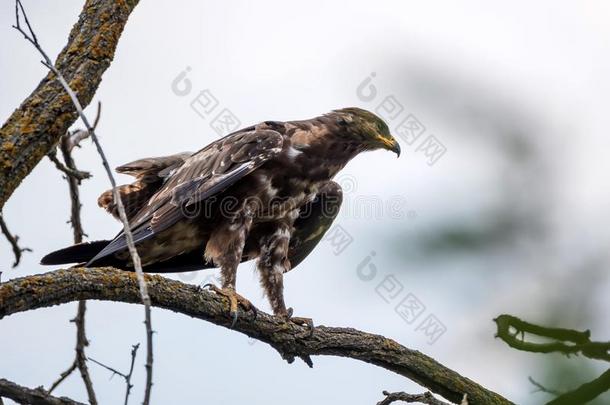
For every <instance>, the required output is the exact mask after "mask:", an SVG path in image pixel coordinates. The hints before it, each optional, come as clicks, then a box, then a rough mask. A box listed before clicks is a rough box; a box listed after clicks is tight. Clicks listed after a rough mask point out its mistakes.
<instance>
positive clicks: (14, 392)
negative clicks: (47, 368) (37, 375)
mask: <svg viewBox="0 0 610 405" xmlns="http://www.w3.org/2000/svg"><path fill="white" fill-rule="evenodd" d="M0 397H4V398H9V399H12V400H13V401H15V402H17V403H19V404H31V405H85V404H83V403H82V402H76V401H74V400H72V399H70V398H66V397H54V396H52V395H50V394H49V393H48V392H47V391H45V390H44V389H42V387H38V388H36V389H31V388H27V387H22V386H21V385H17V384H15V383H13V382H10V381H8V380H5V379H4V378H0ZM0 403H1V401H0Z"/></svg>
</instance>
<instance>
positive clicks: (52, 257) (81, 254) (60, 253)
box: [40, 240, 110, 264]
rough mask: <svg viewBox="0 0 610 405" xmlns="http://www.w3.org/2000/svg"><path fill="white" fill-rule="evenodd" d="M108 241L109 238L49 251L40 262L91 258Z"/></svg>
mask: <svg viewBox="0 0 610 405" xmlns="http://www.w3.org/2000/svg"><path fill="white" fill-rule="evenodd" d="M109 243H110V241H109V240H98V241H94V242H85V243H79V244H78V245H73V246H69V247H67V248H63V249H59V250H56V251H55V252H51V253H49V254H48V255H46V256H45V257H43V258H42V259H41V260H40V264H67V263H83V262H88V261H89V260H91V259H93V257H95V255H96V254H98V253H99V252H100V251H101V250H102V249H104V248H105V247H106V245H108V244H109Z"/></svg>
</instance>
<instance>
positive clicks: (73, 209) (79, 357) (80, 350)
mask: <svg viewBox="0 0 610 405" xmlns="http://www.w3.org/2000/svg"><path fill="white" fill-rule="evenodd" d="M98 117H99V107H98ZM72 136H73V135H72V134H70V133H69V132H68V133H66V134H65V135H64V136H63V137H62V139H61V143H60V146H59V147H60V150H61V152H62V155H63V159H64V162H65V165H64V164H63V163H61V162H60V161H59V159H58V158H57V156H56V154H55V153H54V154H53V157H51V156H50V157H51V160H53V161H54V162H55V165H56V166H57V168H58V169H59V170H61V171H63V172H64V173H66V181H67V182H68V187H69V192H70V223H71V225H72V229H73V232H74V243H81V242H82V241H83V236H84V235H85V232H84V231H83V226H82V222H81V215H80V210H81V206H82V205H81V202H80V195H79V186H80V183H81V180H82V179H83V178H87V177H82V176H79V175H76V174H75V173H85V172H81V171H80V170H78V168H77V167H76V163H75V162H74V159H73V158H72V153H71V151H72V148H69V147H68V144H69V142H70V139H71V138H72ZM62 168H64V169H65V170H63V169H62ZM86 311H87V303H86V301H83V300H81V301H79V302H78V310H77V313H76V317H75V318H74V319H72V322H74V324H75V325H76V346H75V348H74V352H75V353H74V361H73V362H72V365H71V366H70V367H68V369H67V370H66V371H64V372H63V373H61V374H60V376H59V379H57V381H55V382H54V383H53V385H51V388H50V389H49V393H51V392H53V390H54V389H55V388H57V387H58V386H59V384H61V383H62V382H63V381H64V380H65V379H66V378H68V376H69V375H70V374H72V372H74V371H75V370H77V369H78V371H79V372H80V375H81V378H82V380H83V383H84V385H85V389H86V390H87V396H88V398H89V403H90V404H91V405H97V398H96V395H95V390H94V389H93V382H92V381H91V376H90V375H89V369H88V367H87V356H86V355H85V347H87V346H88V345H89V340H88V339H87V335H86V332H85V313H86Z"/></svg>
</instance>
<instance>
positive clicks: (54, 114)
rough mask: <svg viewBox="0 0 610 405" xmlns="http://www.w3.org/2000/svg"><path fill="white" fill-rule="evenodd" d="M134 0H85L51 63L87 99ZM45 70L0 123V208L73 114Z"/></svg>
mask: <svg viewBox="0 0 610 405" xmlns="http://www.w3.org/2000/svg"><path fill="white" fill-rule="evenodd" d="M137 3H138V0H121V1H117V0H87V1H86V3H85V5H84V7H83V10H82V11H81V14H80V16H79V19H78V22H77V23H76V24H75V25H74V27H73V28H72V31H71V32H70V36H69V38H68V43H67V44H66V46H65V47H64V49H63V50H62V51H61V52H60V54H59V55H58V56H57V60H56V62H55V67H56V68H57V69H58V70H59V71H61V72H62V74H63V75H64V76H65V78H66V80H67V82H68V84H69V85H70V87H72V88H73V89H74V90H75V92H76V93H77V94H78V98H79V100H80V102H81V104H82V105H84V106H86V105H88V104H89V102H90V101H91V99H92V98H93V95H94V93H95V91H96V90H97V87H98V86H99V84H100V81H101V78H102V74H103V73H104V72H105V71H106V69H107V68H108V67H109V66H110V63H111V62H112V59H113V57H114V51H115V49H116V46H117V43H118V41H119V38H120V36H121V33H122V31H123V28H124V27H125V24H126V23H127V19H128V18H129V15H130V14H131V12H132V11H133V9H134V7H135V6H136V4H137ZM55 79H56V77H55V74H53V73H52V72H49V73H48V74H47V75H46V77H45V78H44V79H43V80H42V81H41V82H40V84H39V85H38V86H37V87H36V89H35V90H34V91H33V92H32V94H30V96H29V97H27V98H26V99H25V100H24V101H23V103H21V105H20V106H19V108H17V109H16V110H15V111H14V112H13V114H12V115H11V116H10V118H9V119H8V120H7V121H6V122H5V123H4V125H2V128H0V209H1V208H2V207H3V206H4V203H5V202H6V201H7V200H8V198H9V197H10V196H11V195H12V193H13V191H15V189H16V188H17V186H18V185H19V184H20V183H21V181H22V180H23V178H24V177H25V176H27V175H28V174H29V173H30V172H31V171H32V169H33V168H34V167H35V166H36V165H37V164H38V162H39V161H40V160H41V159H42V158H43V157H44V156H45V155H46V154H47V153H49V152H50V151H51V150H52V149H53V148H54V147H55V145H56V144H57V142H58V141H59V139H60V137H61V136H62V135H63V134H65V133H66V131H67V130H68V128H69V127H70V126H71V125H72V124H73V123H74V121H75V120H76V118H77V113H76V108H75V107H74V106H73V104H72V101H71V100H70V97H68V95H67V94H65V92H64V91H63V90H62V87H61V85H60V84H59V83H58V82H57V81H56V80H55Z"/></svg>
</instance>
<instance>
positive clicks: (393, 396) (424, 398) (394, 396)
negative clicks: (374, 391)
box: [377, 391, 449, 405]
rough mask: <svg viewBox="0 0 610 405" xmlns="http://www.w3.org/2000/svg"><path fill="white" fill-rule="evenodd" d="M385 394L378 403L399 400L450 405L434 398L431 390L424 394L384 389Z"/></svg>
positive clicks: (433, 404)
mask: <svg viewBox="0 0 610 405" xmlns="http://www.w3.org/2000/svg"><path fill="white" fill-rule="evenodd" d="M383 395H385V398H384V399H383V400H381V401H379V402H377V405H389V404H391V403H392V402H397V401H402V402H410V403H420V404H428V405H449V404H448V403H447V402H443V401H439V400H438V399H436V398H434V395H432V393H431V392H430V391H428V392H424V393H423V394H407V393H405V392H392V393H390V392H388V391H383Z"/></svg>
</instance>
